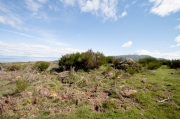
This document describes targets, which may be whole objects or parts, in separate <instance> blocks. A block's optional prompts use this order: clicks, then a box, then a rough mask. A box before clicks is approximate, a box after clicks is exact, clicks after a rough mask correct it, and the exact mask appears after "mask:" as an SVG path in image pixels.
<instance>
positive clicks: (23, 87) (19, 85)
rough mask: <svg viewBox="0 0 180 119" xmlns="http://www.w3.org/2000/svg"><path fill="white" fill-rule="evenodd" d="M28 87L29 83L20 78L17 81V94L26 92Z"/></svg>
mask: <svg viewBox="0 0 180 119" xmlns="http://www.w3.org/2000/svg"><path fill="white" fill-rule="evenodd" d="M27 87H28V82H27V81H26V80H23V79H22V78H19V79H18V80H17V81H16V91H17V92H19V93H20V92H22V91H24V90H26V89H27Z"/></svg>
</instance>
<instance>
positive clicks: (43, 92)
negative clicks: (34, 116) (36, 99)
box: [39, 88, 50, 97]
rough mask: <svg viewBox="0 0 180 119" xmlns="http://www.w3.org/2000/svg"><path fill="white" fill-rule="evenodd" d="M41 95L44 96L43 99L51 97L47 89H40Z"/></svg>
mask: <svg viewBox="0 0 180 119" xmlns="http://www.w3.org/2000/svg"><path fill="white" fill-rule="evenodd" d="M39 93H40V94H41V96H43V97H48V96H49V95H50V91H49V89H47V88H43V89H40V91H39Z"/></svg>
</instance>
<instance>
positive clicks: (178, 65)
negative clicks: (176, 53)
mask: <svg viewBox="0 0 180 119" xmlns="http://www.w3.org/2000/svg"><path fill="white" fill-rule="evenodd" d="M169 67H170V68H173V69H178V68H180V60H172V61H171V63H170V65H169Z"/></svg>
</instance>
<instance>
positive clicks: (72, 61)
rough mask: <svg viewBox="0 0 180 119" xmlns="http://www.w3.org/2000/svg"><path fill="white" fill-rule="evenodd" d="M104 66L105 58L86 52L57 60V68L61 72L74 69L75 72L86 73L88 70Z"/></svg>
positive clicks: (89, 51) (68, 55)
mask: <svg viewBox="0 0 180 119" xmlns="http://www.w3.org/2000/svg"><path fill="white" fill-rule="evenodd" d="M102 64H105V56H104V55H103V54H102V53H99V52H93V51H92V50H88V51H86V52H83V53H81V54H80V53H73V54H67V55H64V56H62V57H61V59H60V60H59V67H60V68H61V69H62V70H69V69H70V68H71V67H74V68H75V70H79V69H83V70H85V71H88V70H90V69H95V68H99V67H100V66H101V65H102Z"/></svg>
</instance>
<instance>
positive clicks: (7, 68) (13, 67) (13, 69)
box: [5, 63, 21, 71]
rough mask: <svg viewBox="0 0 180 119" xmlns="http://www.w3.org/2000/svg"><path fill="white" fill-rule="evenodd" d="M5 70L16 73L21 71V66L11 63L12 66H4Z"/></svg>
mask: <svg viewBox="0 0 180 119" xmlns="http://www.w3.org/2000/svg"><path fill="white" fill-rule="evenodd" d="M5 69H6V70H7V71H17V70H20V69H21V65H20V64H17V63H13V64H9V65H7V66H5Z"/></svg>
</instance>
